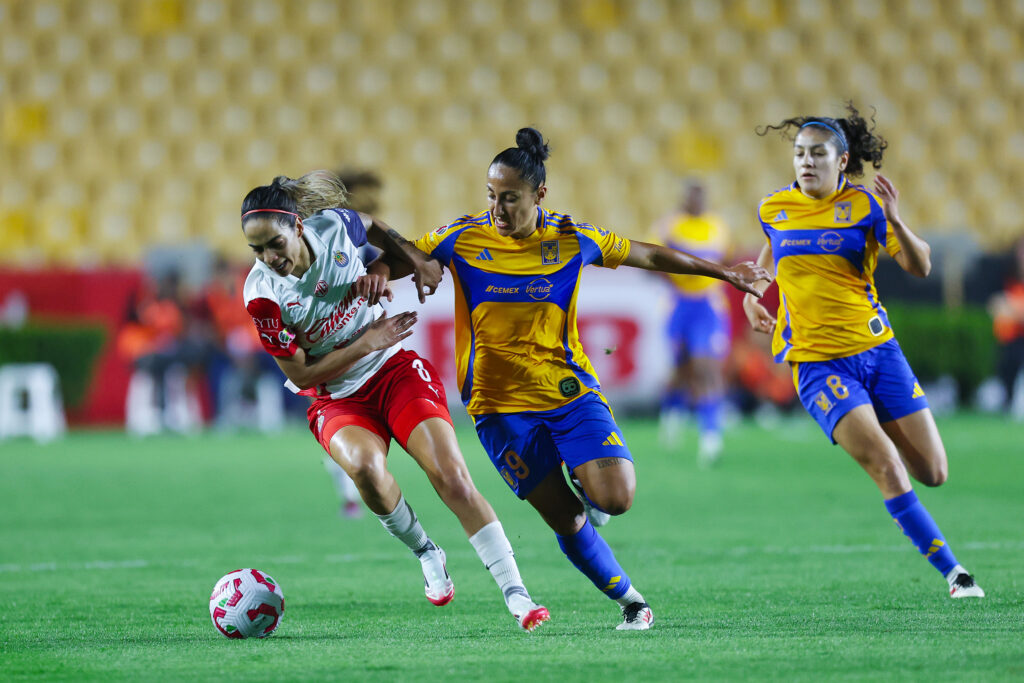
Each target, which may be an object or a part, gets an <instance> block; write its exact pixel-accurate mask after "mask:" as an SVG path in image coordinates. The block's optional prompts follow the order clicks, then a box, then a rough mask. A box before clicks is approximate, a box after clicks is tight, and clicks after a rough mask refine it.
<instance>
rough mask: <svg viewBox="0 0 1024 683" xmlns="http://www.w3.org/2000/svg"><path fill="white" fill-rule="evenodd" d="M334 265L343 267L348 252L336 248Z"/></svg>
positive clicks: (346, 263)
mask: <svg viewBox="0 0 1024 683" xmlns="http://www.w3.org/2000/svg"><path fill="white" fill-rule="evenodd" d="M334 265H336V266H338V267H339V268H344V267H345V266H347V265H348V254H346V253H345V252H343V251H341V250H336V251H335V252H334Z"/></svg>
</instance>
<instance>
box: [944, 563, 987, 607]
mask: <svg viewBox="0 0 1024 683" xmlns="http://www.w3.org/2000/svg"><path fill="white" fill-rule="evenodd" d="M946 580H947V581H949V597H951V598H954V599H956V598H983V597H985V591H983V590H981V586H979V585H978V584H976V583H975V582H974V577H973V576H971V575H970V574H968V573H967V570H966V569H964V568H963V567H961V566H960V565H957V566H956V567H954V568H953V571H951V572H950V573H949V575H948V576H946Z"/></svg>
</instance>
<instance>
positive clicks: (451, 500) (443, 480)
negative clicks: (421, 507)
mask: <svg viewBox="0 0 1024 683" xmlns="http://www.w3.org/2000/svg"><path fill="white" fill-rule="evenodd" d="M436 488H437V492H438V494H439V495H440V496H441V499H442V500H444V501H445V503H447V504H449V505H451V504H458V503H468V502H471V501H472V500H473V499H474V498H475V497H476V495H477V493H476V486H474V485H473V480H472V479H470V477H469V473H468V472H465V471H462V470H454V471H450V472H445V473H443V474H441V476H440V477H439V480H438V481H437V484H436Z"/></svg>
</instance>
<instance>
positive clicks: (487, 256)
mask: <svg viewBox="0 0 1024 683" xmlns="http://www.w3.org/2000/svg"><path fill="white" fill-rule="evenodd" d="M476 260H477V261H493V260H494V257H493V256H491V252H489V251H487V250H486V249H484V250H483V251H481V252H480V253H479V254H477V257H476Z"/></svg>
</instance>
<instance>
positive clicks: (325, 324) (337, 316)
mask: <svg viewBox="0 0 1024 683" xmlns="http://www.w3.org/2000/svg"><path fill="white" fill-rule="evenodd" d="M350 303H352V295H349V296H346V297H345V300H344V301H342V302H341V303H339V304H338V305H337V307H336V308H335V309H334V312H333V313H331V314H330V315H329V316H326V317H324V318H317V319H316V320H314V321H313V324H312V325H310V326H309V329H307V330H306V341H307V342H309V343H310V344H315V343H317V342H318V341H320V340H321V339H324V338H325V337H328V336H330V335H331V334H333V333H334V332H336V331H337V330H340V329H341V328H343V327H344V326H345V325H347V324H348V323H350V322H351V321H352V319H353V318H355V316H356V313H358V312H359V308H360V306H362V305H363V304H364V303H366V297H362V296H361V297H359V298H358V299H356V300H355V303H353V305H352V306H351V307H349V304H350Z"/></svg>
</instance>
